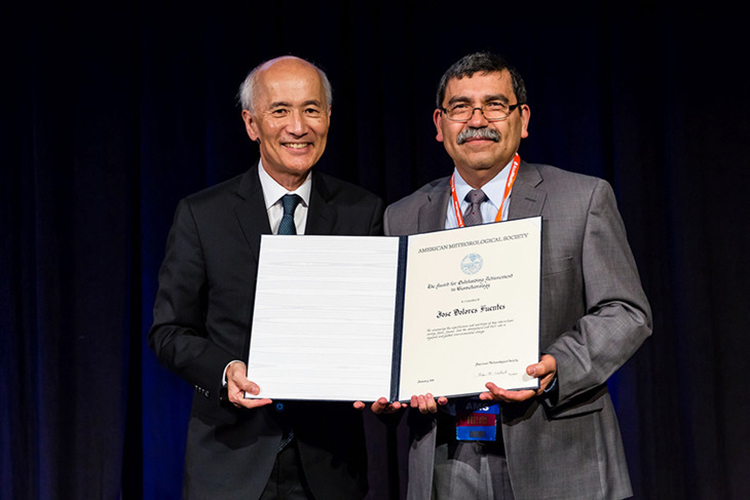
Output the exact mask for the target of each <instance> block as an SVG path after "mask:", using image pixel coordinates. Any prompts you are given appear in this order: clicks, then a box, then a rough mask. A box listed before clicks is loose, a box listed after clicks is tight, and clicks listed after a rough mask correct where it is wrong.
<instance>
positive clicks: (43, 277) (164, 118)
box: [0, 0, 750, 500]
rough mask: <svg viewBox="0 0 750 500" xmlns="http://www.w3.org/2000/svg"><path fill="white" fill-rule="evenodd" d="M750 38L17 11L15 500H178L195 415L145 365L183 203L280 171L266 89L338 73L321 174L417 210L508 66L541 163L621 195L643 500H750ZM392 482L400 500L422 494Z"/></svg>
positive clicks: (335, 11)
mask: <svg viewBox="0 0 750 500" xmlns="http://www.w3.org/2000/svg"><path fill="white" fill-rule="evenodd" d="M8 3H10V2H8ZM748 14H749V12H748V8H747V7H741V8H740V7H734V8H733V10H729V9H728V8H725V7H723V6H722V5H721V3H720V2H705V3H690V2H687V3H680V4H674V6H667V5H664V3H662V2H657V1H645V0H644V1H631V2H622V3H618V4H609V3H607V2H599V3H592V4H590V5H583V4H575V3H569V2H557V3H543V2H529V3H527V4H526V5H524V6H520V7H519V6H515V7H514V6H511V5H509V4H506V3H504V2H491V3H484V4H481V5H480V4H466V3H460V2H458V3H455V4H447V3H446V4H442V3H439V2H437V3H436V2H424V3H417V2H413V3H409V2H403V3H399V4H397V3H391V2H374V1H372V2H370V1H362V2H357V3H349V2H343V1H340V2H326V3H323V4H320V3H315V2H309V3H307V4H302V3H299V4H298V3H294V2H289V1H275V2H273V1H269V2H250V1H245V2H239V1H236V2H213V3H202V4H200V6H198V7H192V6H190V4H187V3H184V2H177V1H154V2H122V3H120V2H101V3H88V4H87V3H82V2H73V3H71V2H57V3H45V2H35V1H32V0H29V1H26V2H24V3H23V4H21V3H19V2H15V3H14V4H13V5H4V6H2V7H0V19H1V20H2V30H0V31H1V32H2V35H0V36H2V40H1V41H2V48H3V58H2V63H3V64H2V68H3V76H2V78H0V81H1V82H2V89H3V92H2V101H1V102H2V106H3V107H2V110H1V113H0V120H1V121H0V123H2V128H1V129H0V132H1V134H0V141H2V143H1V144H0V166H1V169H2V170H1V171H2V177H1V178H0V189H1V190H2V191H0V203H2V211H0V217H2V225H1V226H0V230H1V231H2V238H0V264H1V268H0V328H1V329H2V330H1V331H0V342H1V343H2V344H1V347H2V349H1V351H0V356H1V358H0V377H1V378H0V436H1V439H2V441H1V442H2V446H1V447H0V498H2V499H76V500H79V499H118V498H124V499H139V498H144V499H159V500H161V499H177V498H180V483H181V476H182V460H183V451H184V437H185V431H186V422H187V417H188V411H189V404H190V396H191V388H190V387H189V386H188V385H187V384H186V383H185V382H183V381H181V380H179V379H178V378H177V377H175V376H174V375H172V374H171V373H169V372H168V371H167V370H165V369H164V368H162V367H161V366H159V365H158V364H157V362H156V360H155V357H154V356H153V354H152V353H151V352H150V351H148V349H147V347H146V344H145V338H146V332H147V330H148V327H149V325H150V323H151V320H152V316H151V307H152V304H153V299H154V293H155V288H156V276H157V271H158V267H159V265H160V262H161V259H162V258H163V254H164V246H165V240H166V235H167V231H168V229H169V226H170V224H171V219H172V215H173V211H174V208H175V206H176V203H177V201H178V200H179V199H180V198H182V197H184V196H186V195H188V194H190V193H192V192H194V191H197V190H199V189H201V188H203V187H206V186H209V185H212V184H214V183H216V182H219V181H221V180H224V179H227V178H229V177H232V176H234V175H237V174H239V173H241V172H243V171H245V170H246V169H248V168H249V167H250V166H251V165H252V164H253V162H254V161H255V160H256V159H257V155H258V152H257V148H256V146H255V145H254V144H252V143H251V142H250V140H249V139H248V138H247V136H246V134H245V131H244V128H243V125H242V122H241V120H240V112H239V108H238V107H237V106H236V103H235V93H236V89H237V86H238V85H239V83H240V82H241V81H242V79H243V78H244V76H245V74H246V73H247V71H249V70H250V69H251V68H252V67H254V66H255V65H256V64H258V63H260V62H261V61H263V60H266V59H269V58H272V57H275V56H278V55H283V54H289V53H293V54H295V55H299V56H302V57H305V58H308V59H310V60H312V61H314V62H316V63H317V64H319V65H320V66H321V67H322V68H323V69H325V70H326V71H327V73H328V75H329V77H330V79H331V82H332V84H333V87H334V107H333V117H332V119H333V120H332V126H331V133H330V139H329V145H328V150H327V151H326V153H325V155H324V157H323V160H322V162H321V163H320V164H319V165H318V166H316V169H320V170H321V171H325V172H328V173H330V174H333V175H336V176H339V177H342V178H344V179H347V180H350V181H353V182H355V183H358V184H360V185H362V186H364V187H366V188H368V189H370V190H371V191H373V192H375V193H377V194H379V195H380V196H382V197H383V198H384V199H385V200H386V201H387V202H393V201H396V200H397V199H399V198H401V197H403V196H405V195H407V194H409V193H410V192H412V191H413V190H415V189H416V188H418V187H419V186H421V185H422V184H424V183H426V182H428V181H430V180H432V179H434V178H436V177H439V176H443V175H447V174H449V172H450V170H451V168H452V164H451V161H450V158H449V157H448V156H447V154H446V153H445V151H444V150H443V148H442V145H440V144H439V143H437V142H436V141H435V139H434V136H435V130H434V127H433V125H432V121H431V115H432V110H433V109H434V94H435V87H436V85H437V82H438V79H439V77H440V75H441V74H442V73H443V71H444V70H445V69H446V68H447V67H448V66H449V65H450V64H451V63H453V62H454V61H455V60H456V59H458V58H459V57H461V56H462V55H465V54H466V53H469V52H472V51H476V50H485V49H486V50H491V51H496V52H501V53H503V54H505V55H506V56H508V57H509V58H510V59H511V60H512V61H514V62H515V63H516V65H517V66H518V67H519V69H520V71H521V73H522V74H523V75H524V76H525V79H526V82H527V86H528V89H529V96H530V97H529V103H530V106H531V110H532V116H531V125H530V133H531V136H530V137H529V138H528V139H527V140H526V141H524V143H523V144H522V149H521V155H522V157H523V158H525V159H526V160H528V161H532V162H542V163H551V164H554V165H557V166H559V167H562V168H565V169H568V170H572V171H576V172H582V173H587V174H592V175H597V176H600V177H603V178H605V179H607V180H608V181H610V182H611V183H612V184H613V186H614V188H615V191H616V193H617V196H618V200H619V206H620V210H621V212H622V215H623V218H624V220H625V223H626V226H627V228H628V233H629V238H630V242H631V245H632V248H633V251H634V253H635V256H636V260H637V262H638V265H639V268H640V271H641V275H642V280H643V285H644V287H645V290H646V293H647V294H648V296H649V298H650V300H651V304H652V307H653V310H654V335H653V337H652V338H651V339H649V340H648V341H647V342H646V343H645V344H644V346H643V347H642V348H641V349H640V351H639V352H638V353H637V354H636V355H635V356H634V357H633V358H632V359H631V360H630V361H629V362H628V363H627V364H626V365H625V366H624V367H623V368H622V369H621V370H620V371H619V372H618V374H617V375H616V376H615V377H614V378H613V379H612V380H611V381H610V388H611V390H612V394H613V397H614V400H615V403H616V405H617V409H618V414H619V417H620V423H621V426H622V431H623V435H624V439H625V445H626V451H627V457H628V463H629V466H630V470H631V475H632V480H633V485H634V488H635V498H638V499H682V498H688V499H714V498H729V499H744V498H750V474H748V471H750V452H749V451H748V445H749V444H750V425H748V423H747V415H748V414H749V412H750V389H748V386H749V385H750V384H748V383H747V380H746V378H747V368H748V363H747V361H746V358H747V356H746V354H745V352H744V348H746V344H747V342H746V340H745V339H746V336H747V332H748V330H750V328H749V327H750V324H749V323H750V322H749V321H748V305H747V303H748V299H750V288H749V287H748V278H750V272H749V271H750V269H749V267H750V266H749V265H748V259H747V256H748V255H749V254H750V245H749V238H748V224H747V222H746V221H747V216H746V213H747V208H746V205H747V202H746V198H747V193H748V189H749V188H750V182H748V173H747V170H748V158H750V140H749V139H750V137H748V136H749V135H750V134H748V125H749V121H750V120H749V119H748V116H749V114H750V99H749V98H748V87H749V86H750V85H749V84H750V78H749V77H748V76H747V69H746V68H745V66H746V64H747V63H746V55H745V52H746V49H747V47H748V41H747V40H748V38H747V29H748V28H747V20H748ZM385 458H386V457H385V455H377V456H375V457H373V462H377V461H380V465H383V463H384V462H385ZM394 458H395V457H393V456H391V457H390V460H391V462H389V463H390V464H391V465H390V469H389V468H388V465H387V464H386V465H385V467H381V468H380V469H377V470H380V471H381V472H382V473H381V472H377V471H376V472H374V473H373V477H371V480H372V483H373V486H374V488H375V493H374V495H373V496H374V497H375V498H384V497H386V496H387V495H388V494H389V492H391V493H392V492H394V491H397V483H398V481H402V480H403V478H399V477H398V476H397V475H395V474H391V475H389V474H387V472H388V471H389V470H390V472H394V469H395V468H394V467H393V463H394V462H393V459H394ZM376 465H377V464H376ZM383 471H385V472H383Z"/></svg>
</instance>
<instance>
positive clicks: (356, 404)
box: [352, 401, 365, 410]
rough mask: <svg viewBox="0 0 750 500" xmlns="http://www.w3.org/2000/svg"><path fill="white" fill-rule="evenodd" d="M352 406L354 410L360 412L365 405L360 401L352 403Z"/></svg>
mask: <svg viewBox="0 0 750 500" xmlns="http://www.w3.org/2000/svg"><path fill="white" fill-rule="evenodd" d="M352 406H354V409H355V410H362V409H364V407H365V404H364V403H363V402H362V401H355V402H354V403H352Z"/></svg>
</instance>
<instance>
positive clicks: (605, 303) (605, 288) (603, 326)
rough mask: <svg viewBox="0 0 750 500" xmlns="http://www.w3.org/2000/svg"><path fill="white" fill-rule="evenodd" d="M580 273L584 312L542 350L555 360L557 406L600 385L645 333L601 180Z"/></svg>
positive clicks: (621, 234) (645, 316)
mask: <svg viewBox="0 0 750 500" xmlns="http://www.w3.org/2000/svg"><path fill="white" fill-rule="evenodd" d="M581 269H582V274H583V282H584V295H585V298H584V300H585V305H586V308H585V310H586V314H585V315H584V316H583V317H581V318H580V319H579V320H578V321H577V322H576V324H575V326H574V327H573V328H572V329H571V330H569V331H567V332H565V333H563V334H562V335H561V336H560V337H558V338H557V339H556V340H555V341H554V342H553V343H552V345H550V346H549V348H548V349H547V350H546V352H547V353H548V354H551V355H552V356H554V358H555V360H556V361H557V375H558V383H559V398H558V405H560V404H564V403H565V402H566V401H568V400H570V399H571V398H574V397H575V396H576V395H578V394H581V393H583V392H586V391H588V390H590V389H593V388H595V387H597V386H600V385H601V384H604V383H605V382H606V381H607V379H608V378H609V377H610V376H611V375H612V374H613V373H614V372H615V371H616V370H617V369H618V368H619V367H620V366H622V365H623V364H624V363H625V362H626V361H627V360H628V359H629V358H630V356H632V355H633V353H634V352H635V351H636V350H637V349H638V347H639V346H640V345H641V343H643V341H644V340H645V339H646V338H647V337H648V336H649V335H650V334H651V310H650V307H649V304H648V301H647V299H646V296H645V294H644V292H643V289H642V288H641V283H640V278H639V276H638V270H637V268H636V264H635V260H634V258H633V255H632V252H631V250H630V246H629V245H628V242H627V237H626V234H625V227H624V225H623V222H622V219H621V217H620V214H619V212H618V210H617V205H616V202H615V197H614V194H613V192H612V188H611V187H610V186H609V184H608V183H606V182H605V181H601V180H600V181H599V182H598V183H597V184H596V186H595V188H594V190H593V193H592V195H591V200H590V205H589V209H588V214H587V219H586V223H585V229H584V234H583V242H582V255H581ZM570 300H576V298H571V299H570Z"/></svg>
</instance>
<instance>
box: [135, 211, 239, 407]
mask: <svg viewBox="0 0 750 500" xmlns="http://www.w3.org/2000/svg"><path fill="white" fill-rule="evenodd" d="M207 294H208V280H207V274H206V265H205V259H204V254H203V248H202V245H201V240H200V236H199V232H198V227H197V224H196V222H195V218H194V216H193V212H192V210H191V207H190V205H189V203H188V202H187V201H186V200H183V201H181V202H180V204H179V205H178V207H177V211H176V213H175V218H174V222H173V224H172V228H171V230H170V232H169V237H168V239H167V249H166V256H165V258H164V262H163V263H162V266H161V269H160V271H159V289H158V291H157V294H156V300H155V303H154V323H153V326H152V327H151V330H150V332H149V335H148V343H149V347H150V348H151V349H152V350H153V351H154V352H155V353H156V356H157V357H158V359H159V361H160V362H161V363H162V364H164V365H165V366H166V367H167V368H169V369H170V370H171V371H173V372H174V373H176V374H178V375H179V376H181V377H182V378H183V379H185V380H187V381H188V382H189V383H190V384H193V385H194V386H195V387H196V389H197V390H198V391H199V392H200V393H201V394H203V395H204V396H207V397H209V398H210V399H214V398H218V394H219V389H220V386H221V378H222V373H223V370H224V367H225V366H226V364H227V363H229V362H230V361H232V360H233V359H235V358H236V357H235V356H233V355H232V354H230V353H228V352H226V351H225V350H223V349H221V348H219V347H218V346H217V345H216V344H215V343H213V342H212V341H211V340H209V339H208V335H207V332H206V326H205V325H206V318H205V314H206V310H207V300H208V297H207Z"/></svg>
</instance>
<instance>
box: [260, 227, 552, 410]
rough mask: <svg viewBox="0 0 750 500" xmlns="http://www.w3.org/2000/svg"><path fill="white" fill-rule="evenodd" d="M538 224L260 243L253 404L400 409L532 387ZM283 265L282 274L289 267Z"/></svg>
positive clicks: (537, 305)
mask: <svg viewBox="0 0 750 500" xmlns="http://www.w3.org/2000/svg"><path fill="white" fill-rule="evenodd" d="M541 232H542V219H541V217H531V218H527V219H519V220H513V221H507V222H499V223H494V224H482V225H477V226H472V227H466V228H461V229H453V230H448V231H438V232H434V233H425V234H418V235H413V236H402V237H371V236H302V237H294V236H291V237H290V236H263V237H262V241H261V255H260V262H259V268H258V281H257V288H256V303H255V312H254V316H253V327H252V336H251V341H250V351H249V355H248V378H250V379H251V380H253V381H254V382H256V383H257V384H258V385H259V386H260V389H261V392H260V394H259V395H258V397H269V398H277V399H311V400H339V401H354V400H361V401H374V400H376V399H378V398H379V397H382V396H385V397H388V398H390V399H391V400H401V401H404V400H408V399H409V398H410V397H411V396H412V395H413V394H425V393H428V392H429V393H432V394H434V395H436V396H438V395H440V396H457V395H469V394H477V393H480V392H484V391H485V390H486V389H485V386H484V385H485V383H487V382H494V383H495V384H497V385H498V386H500V387H503V388H506V389H525V388H536V387H538V381H537V380H536V379H535V378H533V377H529V376H528V375H526V373H525V368H526V366H528V365H530V364H533V363H536V362H537V361H538V359H539V311H540V271H541ZM290 263H292V264H290Z"/></svg>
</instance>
